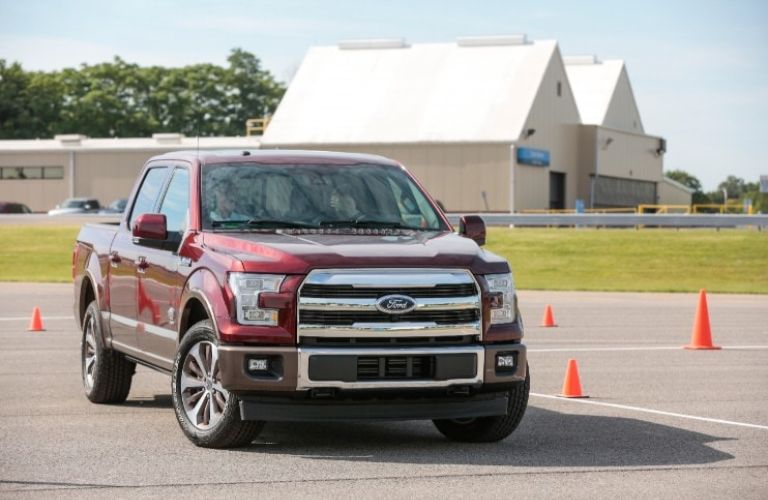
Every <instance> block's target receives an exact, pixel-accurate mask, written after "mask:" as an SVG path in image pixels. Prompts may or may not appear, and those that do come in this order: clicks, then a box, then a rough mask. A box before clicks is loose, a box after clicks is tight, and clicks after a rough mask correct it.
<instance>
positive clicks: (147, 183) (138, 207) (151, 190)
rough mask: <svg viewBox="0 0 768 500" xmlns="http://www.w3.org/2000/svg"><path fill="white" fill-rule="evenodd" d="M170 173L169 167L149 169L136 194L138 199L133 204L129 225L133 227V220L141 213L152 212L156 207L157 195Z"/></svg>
mask: <svg viewBox="0 0 768 500" xmlns="http://www.w3.org/2000/svg"><path fill="white" fill-rule="evenodd" d="M167 174H168V167H159V168H153V169H150V170H149V171H147V175H145V176H144V181H142V183H141V187H140V188H139V192H138V193H137V194H136V201H135V202H134V204H133V211H132V212H131V219H130V222H129V224H128V225H129V226H130V227H133V221H135V220H136V217H138V216H139V215H141V214H148V213H152V211H153V210H154V209H155V203H156V202H157V196H158V194H159V193H160V189H162V187H163V182H164V181H165V176H166V175H167Z"/></svg>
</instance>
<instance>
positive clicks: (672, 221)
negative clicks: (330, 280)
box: [0, 213, 768, 229]
mask: <svg viewBox="0 0 768 500" xmlns="http://www.w3.org/2000/svg"><path fill="white" fill-rule="evenodd" d="M447 215H448V220H450V221H451V224H454V225H458V223H459V217H461V215H462V214H456V213H451V214H447ZM473 215H479V216H480V217H482V218H483V220H485V223H486V224H487V225H489V226H522V227H546V226H584V227H639V226H650V227H715V228H728V227H750V226H751V227H757V228H758V229H762V228H768V215H739V214H504V213H480V214H473ZM119 221H120V216H119V215H88V214H82V215H54V216H51V215H45V214H23V215H22V214H19V215H16V214H12V215H11V214H9V215H0V225H2V224H14V225H25V224H29V225H37V224H41V225H60V226H63V225H79V224H86V223H89V222H119Z"/></svg>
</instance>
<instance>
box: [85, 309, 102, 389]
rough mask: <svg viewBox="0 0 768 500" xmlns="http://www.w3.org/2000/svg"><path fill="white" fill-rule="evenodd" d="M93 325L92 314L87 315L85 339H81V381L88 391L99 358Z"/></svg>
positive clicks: (91, 386)
mask: <svg viewBox="0 0 768 500" xmlns="http://www.w3.org/2000/svg"><path fill="white" fill-rule="evenodd" d="M93 325H94V321H93V316H90V315H89V316H88V317H87V318H86V321H85V327H84V330H85V339H84V340H83V382H85V387H86V388H87V389H88V390H89V391H90V390H91V389H92V388H93V378H94V373H95V371H96V362H97V361H98V360H99V351H98V349H97V348H96V332H95V331H94V326H93Z"/></svg>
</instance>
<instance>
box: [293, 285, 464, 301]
mask: <svg viewBox="0 0 768 500" xmlns="http://www.w3.org/2000/svg"><path fill="white" fill-rule="evenodd" d="M476 293H477V289H476V286H475V284H474V283H464V284H455V285H435V286H432V287H429V288H424V289H418V288H403V287H390V288H384V287H377V288H355V287H354V286H352V285H330V286H327V285H313V284H306V285H304V288H303V289H302V291H301V296H302V297H320V298H331V297H333V298H352V299H360V298H369V299H370V298H373V299H378V298H380V297H383V296H385V295H392V294H403V295H409V296H411V297H413V298H414V299H415V298H419V297H432V298H435V297H468V296H470V295H475V294H476Z"/></svg>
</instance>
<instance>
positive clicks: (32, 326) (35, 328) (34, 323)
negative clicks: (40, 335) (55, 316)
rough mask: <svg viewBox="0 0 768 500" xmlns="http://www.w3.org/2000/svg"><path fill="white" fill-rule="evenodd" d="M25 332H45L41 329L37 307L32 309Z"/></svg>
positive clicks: (41, 324) (41, 320) (41, 322)
mask: <svg viewBox="0 0 768 500" xmlns="http://www.w3.org/2000/svg"><path fill="white" fill-rule="evenodd" d="M27 330H28V331H30V332H42V331H44V330H45V328H43V319H42V318H41V317H40V308H39V307H37V306H35V308H34V309H32V319H30V320H29V328H27Z"/></svg>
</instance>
